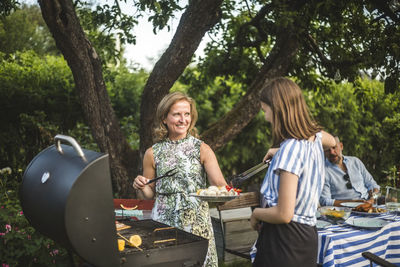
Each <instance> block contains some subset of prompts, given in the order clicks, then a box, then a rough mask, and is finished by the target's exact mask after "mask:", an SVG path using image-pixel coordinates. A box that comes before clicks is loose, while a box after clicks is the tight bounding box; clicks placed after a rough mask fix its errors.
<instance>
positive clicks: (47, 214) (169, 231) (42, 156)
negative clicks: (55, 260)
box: [21, 135, 208, 267]
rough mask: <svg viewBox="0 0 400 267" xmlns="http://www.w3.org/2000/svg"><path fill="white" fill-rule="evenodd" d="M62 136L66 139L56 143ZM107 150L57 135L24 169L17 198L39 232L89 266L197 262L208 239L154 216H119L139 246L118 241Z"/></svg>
mask: <svg viewBox="0 0 400 267" xmlns="http://www.w3.org/2000/svg"><path fill="white" fill-rule="evenodd" d="M61 142H64V143H69V144H68V145H66V144H61ZM110 177H111V176H110V171H109V161H108V155H107V154H102V153H98V152H95V151H91V150H85V149H81V147H80V146H79V144H78V143H77V142H76V141H75V139H74V138H72V137H70V136H65V135H57V136H56V137H55V144H54V145H52V146H50V147H48V148H46V149H44V150H43V151H42V152H40V153H39V154H38V155H37V156H36V157H35V158H34V159H33V160H32V161H31V162H30V164H29V165H28V167H27V169H26V170H25V173H24V176H23V181H22V186H21V204H22V209H23V212H24V215H25V216H26V218H27V220H28V221H29V223H30V224H31V225H32V226H33V227H34V228H35V229H36V230H38V231H39V232H41V233H42V234H44V235H46V236H48V237H49V238H51V239H53V240H54V241H56V242H57V243H59V244H60V245H62V246H64V247H65V248H66V249H67V250H69V251H70V252H74V253H76V254H77V255H78V256H80V257H81V258H82V259H83V260H84V261H86V262H87V263H89V264H91V265H94V266H99V267H102V266H111V267H115V266H122V267H125V266H153V267H157V266H160V267H161V266H171V267H172V266H173V267H176V266H201V265H202V264H203V262H204V259H205V256H206V253H207V248H208V240H207V239H204V238H202V237H199V236H196V235H193V234H191V233H188V232H185V231H183V230H180V229H177V228H174V227H170V226H168V225H166V224H162V223H159V222H156V221H153V220H142V221H135V220H132V219H129V218H128V219H124V220H123V221H122V222H123V223H124V224H125V225H127V226H128V229H125V230H121V231H118V233H119V234H120V235H123V236H126V237H128V238H129V236H130V235H132V234H135V235H140V236H141V238H142V240H143V243H142V245H141V246H140V248H135V247H129V246H126V247H125V249H124V250H123V251H121V252H119V251H118V246H117V239H118V236H117V229H116V223H115V222H116V218H115V213H114V204H113V196H112V187H111V178H110Z"/></svg>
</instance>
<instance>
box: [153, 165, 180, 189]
mask: <svg viewBox="0 0 400 267" xmlns="http://www.w3.org/2000/svg"><path fill="white" fill-rule="evenodd" d="M177 173H178V171H177V170H175V168H173V169H171V170H169V171H167V172H166V173H164V174H163V175H161V176H158V177H156V178H154V179H151V180H150V181H148V182H147V183H146V185H148V184H151V183H154V182H155V181H157V180H160V179H161V178H164V177H170V176H174V175H175V174H177Z"/></svg>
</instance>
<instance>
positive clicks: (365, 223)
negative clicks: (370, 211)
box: [345, 217, 389, 229]
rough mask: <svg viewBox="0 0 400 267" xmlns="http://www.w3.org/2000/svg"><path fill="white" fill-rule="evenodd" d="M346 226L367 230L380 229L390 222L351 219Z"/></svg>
mask: <svg viewBox="0 0 400 267" xmlns="http://www.w3.org/2000/svg"><path fill="white" fill-rule="evenodd" d="M345 223H346V224H348V225H351V226H355V227H358V228H365V229H379V228H382V227H383V226H385V225H386V224H388V223H389V222H387V221H385V220H382V219H379V218H363V217H361V218H355V217H350V218H348V219H347V220H346V221H345Z"/></svg>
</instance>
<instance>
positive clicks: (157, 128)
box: [153, 92, 198, 142]
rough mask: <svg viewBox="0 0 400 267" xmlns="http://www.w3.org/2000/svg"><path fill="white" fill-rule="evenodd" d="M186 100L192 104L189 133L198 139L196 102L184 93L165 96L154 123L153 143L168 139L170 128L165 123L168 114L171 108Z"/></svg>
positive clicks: (159, 105)
mask: <svg viewBox="0 0 400 267" xmlns="http://www.w3.org/2000/svg"><path fill="white" fill-rule="evenodd" d="M181 100H185V101H187V102H188V103H189V104H190V116H191V122H190V126H189V129H188V133H189V134H191V135H192V136H194V137H198V135H197V129H196V128H195V125H196V122H197V118H198V117H197V116H198V115H197V110H196V102H195V101H194V100H193V99H192V98H191V97H189V96H187V95H186V94H184V93H182V92H173V93H169V94H168V95H166V96H164V98H163V99H162V100H161V101H160V103H159V104H158V107H157V112H156V119H155V121H154V129H153V141H154V142H158V141H161V140H163V139H165V138H167V137H168V128H167V125H166V124H165V123H164V120H165V119H166V118H167V116H168V113H169V111H170V109H171V107H172V106H173V105H174V104H175V103H176V102H178V101H181Z"/></svg>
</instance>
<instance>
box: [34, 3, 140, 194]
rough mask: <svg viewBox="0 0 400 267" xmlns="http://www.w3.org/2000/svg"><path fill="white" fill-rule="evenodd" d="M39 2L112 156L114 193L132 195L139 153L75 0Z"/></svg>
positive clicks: (100, 138)
mask: <svg viewBox="0 0 400 267" xmlns="http://www.w3.org/2000/svg"><path fill="white" fill-rule="evenodd" d="M38 2H39V5H40V8H41V10H42V16H43V19H44V20H45V22H46V24H47V26H48V27H49V29H50V32H51V33H52V35H53V37H54V39H55V41H56V44H57V47H58V48H59V49H60V51H61V52H62V54H63V55H64V58H65V59H66V61H67V62H68V65H69V67H70V68H71V71H72V74H73V77H74V81H75V85H76V89H77V91H78V93H79V97H80V102H81V105H82V108H83V111H84V114H85V119H86V121H87V123H88V125H89V126H90V128H91V131H92V135H93V137H94V139H95V140H96V143H97V144H98V146H99V148H100V150H101V151H102V152H104V153H108V154H109V159H110V169H111V175H112V177H113V187H114V192H116V193H117V194H118V195H119V196H128V195H131V194H132V192H133V188H132V183H131V179H129V178H131V176H130V174H131V173H133V170H134V167H135V166H137V164H138V163H137V161H138V153H137V152H136V153H135V152H134V151H133V150H132V149H131V148H130V146H129V144H128V142H127V140H126V138H125V137H124V135H123V134H122V132H121V129H120V125H119V122H118V119H117V117H116V116H115V113H114V111H113V109H112V106H111V101H110V99H109V96H108V93H107V90H106V87H105V83H104V79H103V75H102V65H101V60H100V58H99V57H98V55H97V53H96V51H95V49H94V47H93V46H92V44H91V43H90V42H89V40H88V39H87V37H86V35H85V33H84V31H83V29H82V27H81V25H80V22H79V19H78V17H77V15H76V12H75V7H74V5H73V3H72V1H71V0H39V1H38Z"/></svg>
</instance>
